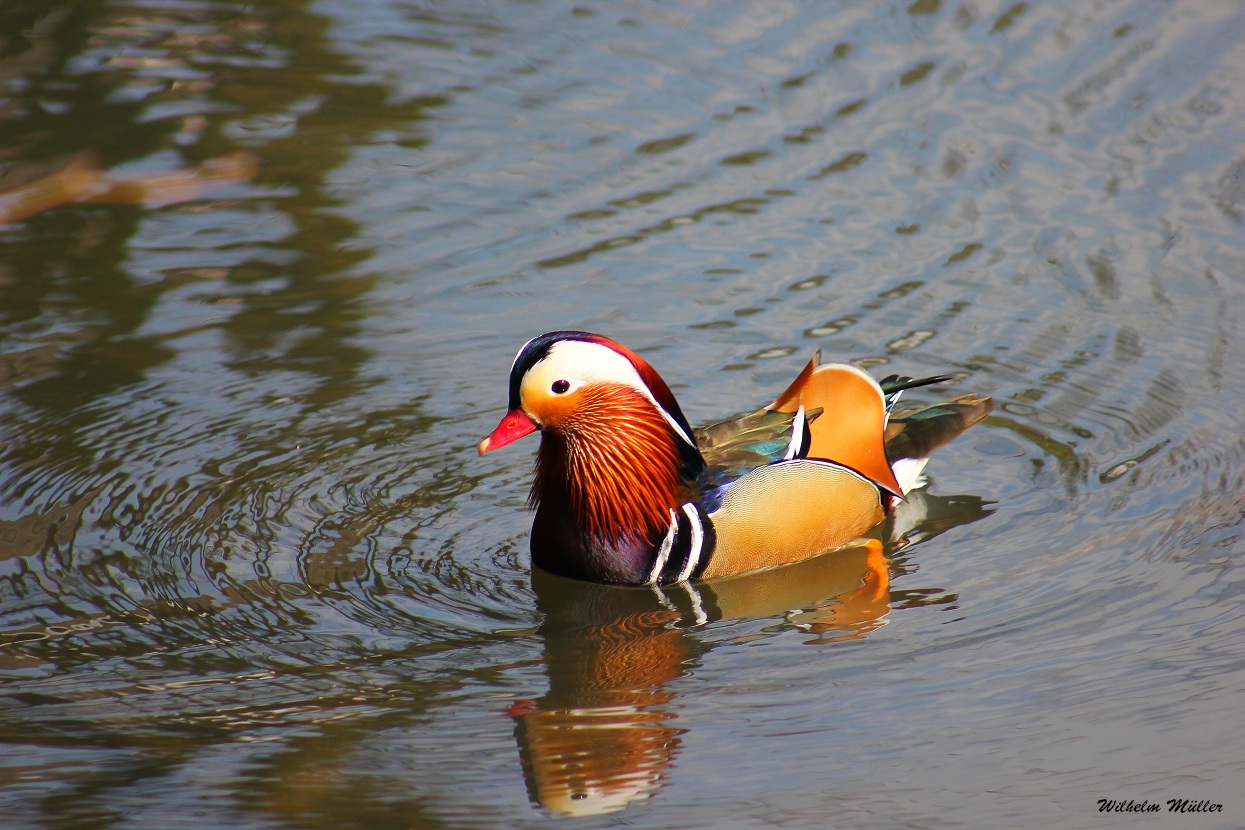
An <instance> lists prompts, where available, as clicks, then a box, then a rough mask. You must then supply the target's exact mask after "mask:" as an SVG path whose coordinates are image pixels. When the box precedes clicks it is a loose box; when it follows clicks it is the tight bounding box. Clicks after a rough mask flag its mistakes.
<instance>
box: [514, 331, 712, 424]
mask: <svg viewBox="0 0 1245 830" xmlns="http://www.w3.org/2000/svg"><path fill="white" fill-rule="evenodd" d="M520 353H521V350H520ZM558 380H565V381H567V382H568V383H569V384H570V386H569V387H568V389H567V391H570V390H572V389H577V388H579V387H580V386H583V385H585V384H590V383H621V384H623V385H625V386H629V387H631V388H632V389H634V390H636V391H637V392H639V393H640V394H641V395H643V396H644V397H646V398H648V400H649V401H650V402H651V403H652V404H653V406H655V407H657V411H658V412H660V413H661V416H662V417H663V418H665V419H666V423H668V424H669V425H670V428H671V429H673V430H674V432H675V434H676V435H678V436H679V437H680V438H682V439H683V440H684V441H685V442H687V443H688V444H689V445H690V446H693V447H694V446H696V444H695V442H693V441H692V437H691V436H690V435H688V434H687V432H686V431H685V430H684V429H683V427H682V426H680V425H679V422H678V421H676V420H675V419H674V417H673V416H672V415H671V414H670V413H669V412H667V411H666V409H665V407H663V406H662V405H661V404H660V403H658V401H657V399H656V398H654V397H653V393H652V391H651V390H650V389H649V388H648V384H646V383H645V382H644V379H643V378H641V377H640V373H639V372H638V371H636V368H635V366H633V365H632V363H631V361H630V360H628V359H627V358H626V357H624V356H622V355H621V354H619V353H618V352H616V351H614V350H613V349H611V348H609V347H608V346H603V345H601V344H600V343H591V342H588V341H585V340H559V341H558V342H556V343H554V344H553V345H552V346H550V347H549V353H548V354H547V355H545V357H544V358H543V359H542V360H540V361H539V362H537V363H536V365H534V366H533V367H532V368H531V369H529V370H528V371H527V376H526V377H525V378H524V381H523V389H524V390H527V389H528V388H529V387H528V384H529V382H530V383H531V384H532V387H531V388H532V389H533V390H537V389H539V390H550V391H551V390H552V386H553V383H554V382H555V381H558ZM563 394H564V393H563Z"/></svg>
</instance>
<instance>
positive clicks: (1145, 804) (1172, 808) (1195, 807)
mask: <svg viewBox="0 0 1245 830" xmlns="http://www.w3.org/2000/svg"><path fill="white" fill-rule="evenodd" d="M1166 804H1167V812H1169V813H1222V812H1223V805H1222V804H1215V803H1212V802H1211V801H1210V800H1209V799H1203V800H1201V801H1194V800H1192V799H1189V798H1169V799H1167V802H1166ZM1162 810H1163V802H1160V801H1155V802H1151V801H1150V800H1149V799H1148V798H1147V799H1142V800H1141V801H1133V800H1132V799H1131V798H1130V799H1128V800H1127V801H1116V800H1115V799H1114V798H1100V799H1098V812H1100V813H1158V812H1162Z"/></svg>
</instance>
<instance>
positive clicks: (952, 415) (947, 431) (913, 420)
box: [886, 394, 994, 464]
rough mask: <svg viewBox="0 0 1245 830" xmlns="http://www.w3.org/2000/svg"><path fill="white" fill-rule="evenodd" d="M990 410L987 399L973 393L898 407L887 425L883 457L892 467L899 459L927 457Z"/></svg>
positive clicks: (992, 404) (990, 403) (992, 403)
mask: <svg viewBox="0 0 1245 830" xmlns="http://www.w3.org/2000/svg"><path fill="white" fill-rule="evenodd" d="M993 408H994V402H993V401H991V400H990V399H989V398H982V397H979V396H977V395H972V394H969V395H961V396H960V397H958V398H952V399H951V400H949V401H943V402H942V403H936V404H932V405H924V406H922V405H918V406H915V407H908V408H904V409H899V408H897V409H896V411H895V412H892V413H891V419H890V422H889V423H888V424H887V425H886V455H887V456H888V457H889V458H890V460H891V463H892V464H893V463H894V462H896V461H899V460H900V459H902V458H929V456H930V455H931V454H932V453H933V452H934V450H936V449H938V448H939V447H941V446H942V445H943V444H946V443H948V442H949V441H951V439H952V438H955V437H956V436H957V435H959V434H960V433H961V432H964V431H965V430H966V429H968V428H969V427H971V426H973V424H976V423H977V422H978V421H980V420H981V419H982V418H984V417H986V416H987V415H989V414H990V410H992V409H993Z"/></svg>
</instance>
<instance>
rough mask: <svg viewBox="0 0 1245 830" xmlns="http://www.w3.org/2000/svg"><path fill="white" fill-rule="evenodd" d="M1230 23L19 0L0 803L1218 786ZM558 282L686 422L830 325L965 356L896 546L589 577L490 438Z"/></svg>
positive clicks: (1234, 212)
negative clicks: (542, 545) (222, 175)
mask: <svg viewBox="0 0 1245 830" xmlns="http://www.w3.org/2000/svg"><path fill="white" fill-rule="evenodd" d="M1242 43H1245V13H1243V12H1242V11H1241V9H1240V8H1238V4H1235V3H1231V2H1221V1H1219V0H1172V1H1171V2H1166V1H1165V2H1152V1H1151V0H1115V1H1114V2H1111V3H1099V4H1096V5H1086V4H1084V3H1075V2H1071V0H1052V2H1048V3H1041V4H1037V3H1013V2H1010V0H1004V2H998V3H988V2H984V3H982V2H974V3H968V4H963V3H961V4H948V3H945V2H938V0H917V1H916V2H904V3H900V4H895V5H886V4H876V3H850V2H849V3H837V4H793V5H781V4H764V3H760V4H758V3H749V2H720V3H708V4H705V3H700V4H696V3H686V2H680V1H679V0H674V2H671V3H666V4H663V5H661V6H657V5H652V4H649V5H636V4H631V5H628V6H626V7H623V6H618V5H609V4H602V5H592V4H585V3H573V4H564V3H559V2H557V0H536V2H523V3H512V2H508V0H497V2H493V1H492V0H490V2H467V3H451V4H447V3H441V4H437V3H432V4H428V3H425V4H412V3H409V2H396V3H395V2H389V0H352V2H349V3H329V4H325V3H319V4H313V3H307V2H305V0H281V2H270V3H261V4H256V3H249V2H235V0H206V2H179V1H178V0H170V1H169V2H158V3H152V2H130V0H117V2H108V3H82V2H78V0H38V2H36V1H35V0H29V1H28V0H10V2H5V3H3V4H0V191H4V192H8V193H10V194H12V193H13V192H15V191H13V188H15V187H16V188H20V187H21V186H22V185H23V184H26V185H29V184H31V183H32V182H40V181H43V182H44V183H45V184H48V183H49V182H50V183H53V184H54V183H57V182H59V183H60V184H62V185H65V186H66V193H61V194H59V195H58V196H57V198H55V199H49V198H46V197H47V196H48V194H47V192H46V188H42V189H40V188H36V192H37V193H38V195H39V199H36V200H35V201H38V202H39V204H38V205H36V207H38V208H39V210H38V211H37V212H31V211H25V213H26V214H27V215H25V218H22V219H20V220H18V221H13V222H11V223H10V224H8V225H6V226H4V227H2V228H0V678H2V681H0V743H2V744H3V746H4V751H3V752H0V779H2V783H0V801H3V802H4V803H5V805H6V815H5V817H6V819H7V820H9V823H12V824H14V826H19V827H20V826H31V827H54V828H71V827H86V826H101V825H105V824H117V823H122V824H129V825H134V826H151V827H165V826H176V825H177V824H185V823H186V821H188V820H189V819H187V818H186V817H187V816H190V815H193V816H194V817H195V820H196V821H199V819H200V818H201V819H202V820H201V821H199V823H201V824H205V825H211V826H238V827H246V828H267V827H271V826H274V825H280V826H299V827H334V828H341V827H368V828H371V829H372V830H374V828H378V827H395V828H396V827H409V826H413V825H418V826H428V827H438V826H446V827H463V826H470V827H491V826H505V827H515V826H517V827H522V826H530V827H541V826H544V825H545V824H547V823H548V821H549V819H550V815H551V814H558V813H560V812H567V811H575V812H588V811H590V810H595V811H600V810H602V809H606V808H620V809H625V810H626V811H627V812H624V813H622V814H621V816H620V817H618V818H616V819H609V818H606V819H602V820H604V821H611V820H615V821H616V820H622V821H628V822H632V823H639V824H644V825H645V826H652V827H686V826H689V825H690V824H697V823H700V824H706V825H707V824H711V823H714V824H720V823H730V822H736V823H747V822H752V823H757V824H766V823H768V824H780V825H789V826H805V825H813V824H818V823H824V819H825V817H826V816H834V820H835V821H837V822H838V823H839V824H843V825H845V826H853V827H890V826H895V825H896V824H900V825H912V826H936V825H945V824H959V825H962V826H973V827H976V826H983V827H985V826H996V825H998V824H999V823H1000V821H1002V822H1003V823H1007V822H1008V821H1011V823H1012V824H1015V825H1023V826H1043V827H1054V826H1059V827H1095V826H1098V825H1099V824H1101V821H1100V818H1101V817H1100V816H1099V815H1098V814H1096V813H1094V812H1092V811H1093V807H1092V805H1093V803H1094V799H1095V798H1096V797H1107V798H1132V797H1156V794H1158V795H1162V796H1164V797H1167V796H1171V797H1190V798H1194V797H1196V798H1211V799H1217V800H1220V801H1225V802H1226V801H1227V800H1228V799H1229V798H1230V795H1229V793H1231V792H1233V791H1232V790H1231V786H1232V784H1234V783H1235V782H1234V781H1232V779H1231V774H1232V770H1234V769H1236V768H1238V767H1239V766H1240V764H1241V762H1242V755H1241V748H1240V746H1239V741H1234V735H1233V734H1232V732H1231V730H1225V729H1223V724H1224V723H1230V722H1233V717H1235V716H1236V715H1237V713H1238V710H1239V701H1238V700H1237V698H1238V697H1239V695H1238V694H1237V690H1239V688H1240V687H1241V686H1242V679H1241V669H1240V666H1241V661H1240V659H1239V657H1240V654H1242V653H1245V651H1243V648H1245V616H1243V615H1242V613H1241V604H1240V602H1239V597H1240V595H1241V593H1242V591H1245V583H1243V582H1242V579H1241V576H1240V573H1241V571H1240V567H1239V562H1238V559H1239V556H1238V553H1237V552H1238V550H1239V549H1240V548H1241V539H1242V533H1241V529H1240V525H1241V522H1242V518H1241V517H1242V515H1245V514H1243V513H1242V505H1241V498H1240V496H1239V495H1237V494H1238V493H1239V492H1241V490H1242V486H1241V485H1242V474H1241V472H1240V470H1241V467H1242V460H1243V459H1245V449H1243V446H1245V445H1243V444H1242V440H1241V439H1240V437H1239V433H1240V429H1239V423H1238V421H1239V415H1238V413H1239V411H1240V410H1241V403H1242V402H1241V400H1240V398H1241V393H1240V390H1242V389H1245V368H1243V367H1245V360H1242V354H1241V344H1242V343H1245V314H1243V313H1242V309H1243V308H1245V282H1243V281H1242V280H1241V279H1240V275H1241V274H1242V273H1245V242H1243V240H1245V236H1243V235H1242V233H1241V224H1242V217H1245V184H1243V182H1245V172H1243V171H1245V160H1243V158H1242V151H1241V148H1242V147H1245V120H1243V118H1242V113H1245V86H1242V85H1241V84H1239V83H1235V82H1234V79H1237V78H1240V77H1242V76H1243V75H1245V51H1242V48H1241V44H1242ZM238 153H243V154H253V155H254V157H256V158H258V159H259V161H260V163H261V172H260V173H259V175H258V177H257V178H255V179H253V180H247V179H246V177H245V176H236V177H233V178H231V181H230V182H229V183H228V185H227V186H225V187H223V188H219V189H212V190H206V189H204V190H199V189H198V188H195V192H191V193H182V194H180V195H181V196H183V197H186V198H184V200H183V201H178V202H175V203H169V202H167V200H164V199H147V198H144V199H129V198H126V199H120V198H118V199H117V200H116V201H120V202H125V203H122V204H104V203H95V202H89V201H83V200H81V199H77V198H76V197H75V199H74V200H70V199H69V198H68V196H69V195H72V193H70V191H74V192H76V190H75V188H80V187H81V186H82V185H83V184H84V182H85V181H86V178H88V177H81V176H80V175H79V174H81V173H83V172H86V173H88V174H91V175H94V174H95V173H99V174H100V175H102V176H103V177H104V178H105V179H106V180H109V181H115V182H123V181H142V182H160V181H165V182H167V181H169V180H168V179H167V178H165V177H168V176H173V177H174V181H176V176H177V175H179V171H180V173H182V174H184V173H186V172H188V171H189V172H196V171H197V172H203V171H205V170H210V169H211V167H210V165H211V164H212V160H214V159H222V158H226V159H228V158H238V157H239V156H237V155H235V154H238ZM244 157H250V156H244ZM82 159H90V162H89V165H84V163H82V162H81V161H78V162H75V160H82ZM84 167H85V170H84ZM57 171H61V172H62V173H65V172H66V171H68V172H67V174H66V175H64V176H62V177H60V178H58V177H57ZM48 177H51V178H50V179H49V178H48ZM58 186H59V185H58ZM16 192H18V193H27V194H28V193H29V192H28V191H21V190H18V191H16ZM114 195H116V194H114ZM62 196H64V197H65V198H61V197H62ZM157 202H160V203H161V204H157ZM2 204H3V200H2V199H0V205H2ZM27 206H28V207H29V205H27ZM0 209H2V207H0ZM561 327H570V328H586V329H595V330H602V331H606V332H608V333H610V334H613V335H615V336H618V337H619V338H620V339H622V340H624V341H625V342H627V343H629V344H631V345H632V346H633V347H635V348H637V349H638V350H639V351H641V352H643V354H644V355H645V356H646V358H648V359H650V360H651V361H652V362H653V363H654V365H655V366H658V367H659V368H660V370H661V371H662V373H663V375H664V376H665V377H666V379H667V380H668V381H670V382H671V383H672V385H674V387H675V389H676V393H677V394H678V396H679V399H680V403H681V405H682V406H683V408H684V410H685V411H686V412H687V413H688V415H689V416H691V418H692V420H693V421H694V422H696V423H704V422H708V421H711V420H712V419H714V418H715V417H716V416H720V415H721V414H722V413H724V412H729V411H732V410H735V409H739V408H744V407H748V406H751V405H755V404H758V403H759V402H761V401H763V400H766V399H767V396H770V395H772V394H773V392H774V391H775V390H776V389H777V388H780V387H781V385H782V384H783V383H784V382H786V381H787V380H789V378H790V376H791V374H792V372H793V371H794V370H798V368H799V364H801V363H802V362H803V359H804V358H805V357H806V356H807V355H808V354H810V353H811V352H812V351H813V350H814V349H816V348H821V349H823V350H824V352H825V353H826V354H827V355H828V356H829V357H831V358H833V359H836V360H837V359H842V360H853V361H859V362H862V363H864V364H865V365H868V366H873V367H877V368H876V371H878V372H879V373H889V372H890V371H898V372H904V373H908V374H914V375H915V374H917V373H918V372H925V373H927V374H933V373H940V372H951V373H953V374H954V375H955V377H956V380H955V382H954V384H955V385H957V386H959V387H962V388H963V389H964V390H965V391H969V390H971V391H975V392H979V393H982V394H989V395H991V396H993V397H994V399H995V401H996V410H995V412H994V414H993V415H992V417H991V418H990V419H989V421H987V422H986V423H985V424H983V425H982V426H981V427H980V428H979V429H977V430H973V431H972V432H971V433H970V434H967V435H965V436H963V437H962V438H960V439H958V440H957V441H956V442H955V444H953V445H952V446H951V447H948V448H947V449H946V450H944V451H942V452H940V454H939V456H938V457H937V458H936V459H935V461H934V463H933V465H932V466H931V475H932V476H933V484H932V485H931V487H930V489H929V490H928V491H927V492H923V493H921V494H919V495H918V496H916V497H914V498H913V499H912V500H911V501H912V503H911V504H909V505H907V506H906V507H905V508H904V510H903V511H902V512H901V513H900V514H898V515H896V516H895V518H894V519H893V521H892V522H891V523H890V524H889V525H888V526H887V527H886V528H884V529H882V530H880V531H879V533H880V535H879V538H880V539H882V540H884V545H883V547H882V549H881V552H880V553H879V552H877V551H876V550H875V549H873V548H869V547H864V548H859V549H853V550H852V551H849V552H844V553H843V555H842V556H840V557H838V558H835V559H831V558H827V559H825V560H819V563H818V564H817V565H816V566H813V565H810V566H809V570H807V571H806V570H803V569H802V568H797V569H794V570H791V569H784V572H785V573H786V576H785V577H784V576H781V574H780V573H779V572H775V573H774V574H766V575H758V577H757V578H755V579H753V578H748V579H743V580H739V581H727V582H724V583H722V584H714V585H709V586H698V587H697V588H696V590H695V592H688V591H680V590H678V589H672V590H669V591H667V592H665V594H663V595H662V596H656V595H644V594H634V595H632V594H627V593H626V592H623V593H621V594H618V593H612V592H609V591H606V592H604V593H602V592H601V591H599V590H598V589H595V588H591V587H587V588H584V589H583V593H582V594H579V593H577V590H576V588H577V586H561V587H559V586H558V585H557V584H556V582H555V584H554V585H553V586H552V587H550V585H548V584H545V583H546V582H548V580H544V579H543V578H542V577H541V576H540V575H537V578H536V581H535V583H534V584H533V582H532V580H531V578H530V574H529V570H530V568H529V560H528V557H527V553H526V550H527V545H528V539H527V535H526V534H527V529H528V527H529V525H530V516H529V515H528V514H527V512H526V511H525V508H524V503H523V497H522V490H523V486H524V484H525V482H526V481H528V476H529V473H530V459H529V458H527V457H526V456H524V455H523V453H522V452H518V453H517V454H516V455H514V456H512V457H511V458H509V459H507V460H505V461H504V462H502V463H501V464H500V465H496V464H488V465H482V464H480V463H479V460H478V459H477V458H476V457H475V455H474V453H473V449H472V448H473V446H474V443H475V441H476V440H478V438H479V435H481V434H483V433H484V432H485V431H487V429H488V428H489V427H491V426H492V424H493V423H496V416H497V414H498V410H499V408H500V407H501V406H503V404H504V398H505V389H504V379H505V372H506V370H507V368H508V366H509V360H510V358H511V355H512V354H513V350H514V344H515V343H518V342H522V341H523V340H524V339H526V337H530V336H531V335H532V334H535V333H537V332H540V331H547V330H551V329H554V328H561ZM946 494H961V495H946ZM516 742H517V744H516ZM879 784H881V786H879ZM1186 788H1188V789H1189V790H1191V791H1186ZM1199 789H1200V791H1198V792H1193V791H1192V790H1199ZM1160 791H1161V792H1160ZM861 793H868V798H867V799H865V798H862V796H861ZM577 795H583V796H585V797H583V798H576V797H575V796H577ZM529 800H532V801H534V802H535V803H536V804H537V805H538V806H537V807H535V808H534V807H533V806H532V805H531V804H529ZM540 805H543V806H540ZM1087 805H1089V806H1087ZM1226 806H1228V807H1232V808H1233V809H1235V810H1237V813H1236V814H1234V815H1232V816H1230V817H1225V818H1226V820H1227V821H1229V822H1230V826H1242V825H1245V821H1243V820H1242V818H1241V814H1240V805H1234V804H1227V805H1226ZM809 817H813V818H811V819H810V818H809ZM1013 819H1014V820H1013ZM1208 826H1210V825H1208Z"/></svg>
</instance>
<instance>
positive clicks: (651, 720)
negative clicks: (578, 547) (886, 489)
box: [510, 491, 989, 816]
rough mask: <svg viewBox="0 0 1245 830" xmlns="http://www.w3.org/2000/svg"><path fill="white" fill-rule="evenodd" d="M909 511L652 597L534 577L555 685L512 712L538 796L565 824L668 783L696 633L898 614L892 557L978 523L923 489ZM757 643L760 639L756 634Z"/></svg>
mask: <svg viewBox="0 0 1245 830" xmlns="http://www.w3.org/2000/svg"><path fill="white" fill-rule="evenodd" d="M913 495H914V498H913V499H912V500H911V501H912V504H911V505H906V506H905V507H906V508H907V510H906V511H901V512H900V513H899V514H898V515H896V516H895V520H894V522H893V523H892V524H891V525H889V526H888V527H887V528H885V529H884V530H885V531H886V536H887V538H888V539H889V540H892V541H888V543H887V544H886V546H885V547H884V546H883V544H882V543H881V542H880V541H878V540H876V539H870V540H867V541H865V542H863V543H861V544H858V545H856V546H852V547H847V548H842V549H840V550H836V551H833V552H831V553H829V554H827V555H825V556H820V557H817V558H814V559H810V560H805V561H804V562H799V563H796V564H794V565H787V566H784V567H780V568H774V569H771V570H766V571H758V572H753V573H748V574H742V575H739V576H734V577H728V578H724V579H717V580H713V581H711V582H693V583H679V584H675V585H667V586H663V587H654V588H629V587H618V586H609V585H596V584H592V583H587V582H581V581H577V580H571V579H565V578H563V577H559V576H554V575H552V574H548V573H545V572H544V571H541V570H539V569H534V570H533V572H532V586H533V588H534V590H535V592H536V598H537V604H538V607H539V609H540V611H541V612H542V613H543V614H544V615H545V621H544V623H543V624H542V626H541V628H540V632H539V633H540V636H541V637H542V638H543V640H544V663H545V668H546V672H547V674H548V679H549V690H548V692H546V693H545V694H544V695H543V696H542V697H540V698H539V699H536V700H523V701H518V702H516V703H514V704H513V705H512V706H511V709H510V714H511V716H512V717H513V718H514V719H515V738H516V740H517V741H518V745H519V754H520V757H521V759H522V763H523V772H524V776H525V778H526V781H527V786H528V791H529V794H530V796H531V798H532V800H533V802H535V803H536V804H537V805H539V806H541V807H543V808H545V809H547V810H549V811H550V812H551V813H554V814H557V815H565V816H581V815H596V814H602V813H610V812H616V811H618V810H621V809H623V808H624V807H626V806H627V805H628V804H631V803H632V802H635V801H638V800H642V799H646V798H649V797H651V796H652V795H653V794H654V793H656V792H657V790H658V789H660V788H661V787H662V785H663V784H664V782H665V781H666V779H667V776H668V775H669V773H670V769H671V767H672V765H673V762H674V759H675V757H676V756H677V755H678V753H679V749H680V745H681V742H682V734H683V732H684V731H685V730H684V729H682V728H680V727H679V726H678V725H676V724H677V721H678V717H677V714H676V711H677V705H676V704H677V700H676V697H677V694H678V692H677V688H676V686H675V681H676V680H677V679H678V678H679V677H680V676H682V675H684V674H686V673H688V672H689V671H691V670H692V669H693V668H694V666H695V665H696V664H697V663H699V662H700V661H701V659H702V658H703V657H704V656H705V655H706V654H707V652H708V651H709V649H710V648H711V645H710V643H708V642H706V641H705V639H704V638H702V637H701V636H700V635H699V634H698V632H697V626H701V625H704V624H706V623H711V622H714V621H718V620H730V619H755V620H764V619H770V618H772V619H775V620H777V621H779V622H778V625H777V626H775V627H773V628H767V629H766V630H767V631H768V632H775V633H776V632H777V631H782V630H788V631H789V630H791V629H792V628H797V629H800V630H802V631H805V632H807V633H809V634H812V635H814V637H813V639H811V640H810V641H809V642H813V643H829V642H834V641H837V640H844V639H858V638H862V637H865V636H867V635H868V634H869V632H871V631H874V630H875V629H877V628H878V627H879V626H881V625H883V624H885V617H886V615H887V614H888V613H889V612H890V610H891V592H890V571H891V562H890V560H889V559H888V557H887V556H886V554H885V553H884V551H891V552H894V551H896V550H898V549H901V548H903V547H904V546H905V544H906V543H907V542H908V541H909V540H913V539H920V540H925V539H928V538H929V537H931V536H934V535H937V534H938V533H941V532H942V531H943V530H946V529H948V528H949V527H952V526H955V525H960V524H965V523H967V522H971V521H975V520H976V519H979V518H981V517H982V516H984V515H986V514H987V513H988V512H989V510H988V509H987V508H986V507H985V506H984V504H983V503H982V502H981V500H979V499H975V498H972V497H937V496H930V495H928V494H927V493H926V492H925V491H920V492H919V494H913ZM753 636H755V635H753Z"/></svg>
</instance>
